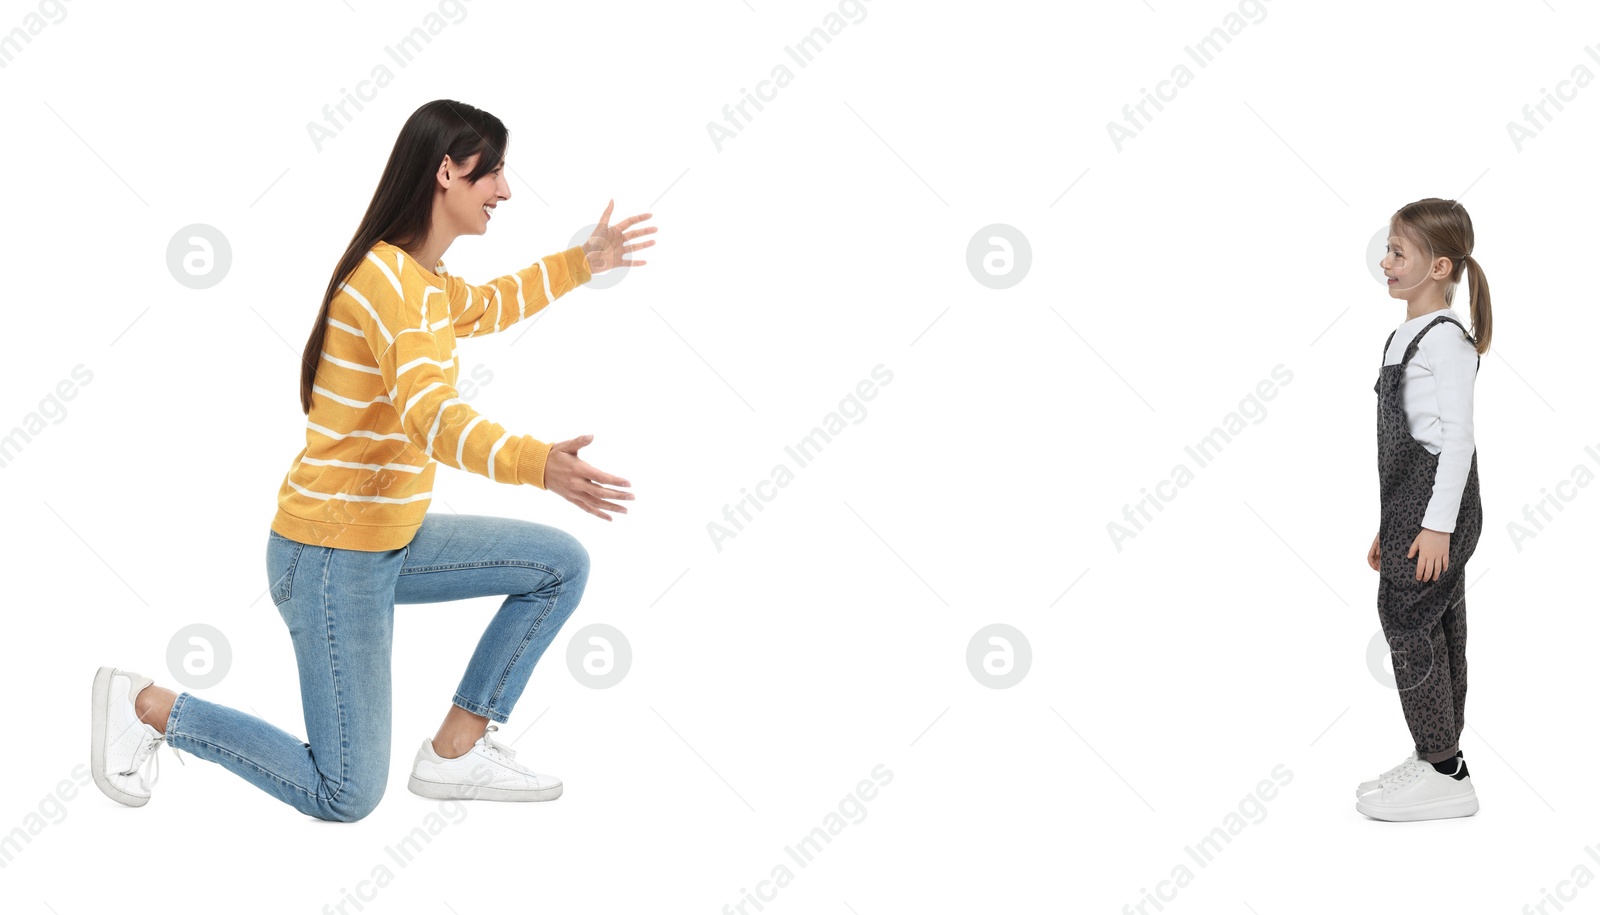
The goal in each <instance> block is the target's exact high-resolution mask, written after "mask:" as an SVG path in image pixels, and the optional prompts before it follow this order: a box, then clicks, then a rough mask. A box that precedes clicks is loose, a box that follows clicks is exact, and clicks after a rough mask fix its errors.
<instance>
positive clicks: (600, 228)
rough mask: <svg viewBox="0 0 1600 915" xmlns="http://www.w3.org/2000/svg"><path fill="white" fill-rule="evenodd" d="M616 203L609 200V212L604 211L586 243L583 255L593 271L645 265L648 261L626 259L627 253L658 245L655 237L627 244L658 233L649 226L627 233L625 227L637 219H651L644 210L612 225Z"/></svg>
mask: <svg viewBox="0 0 1600 915" xmlns="http://www.w3.org/2000/svg"><path fill="white" fill-rule="evenodd" d="M615 205H616V201H615V200H611V201H608V202H607V203H606V211H605V212H604V213H601V214H600V222H599V224H597V225H596V226H595V227H594V234H593V235H590V236H589V239H588V240H587V241H585V242H584V243H583V256H584V257H586V258H588V260H589V273H590V274H591V275H592V274H596V273H604V272H606V271H607V270H610V269H611V268H612V267H643V266H644V265H645V263H646V262H645V261H635V260H624V259H623V255H626V254H629V253H632V252H634V251H637V250H639V249H640V248H648V247H650V246H651V245H653V244H655V240H654V239H652V240H650V241H644V242H640V243H639V244H637V245H629V244H625V242H627V241H628V240H629V239H633V238H638V237H639V236H641V235H649V234H650V233H652V232H654V231H655V230H656V229H655V226H651V227H650V228H648V229H635V230H634V231H632V232H625V231H623V230H624V229H626V228H628V227H629V226H631V225H633V224H634V223H637V222H642V221H644V220H646V219H649V218H650V214H649V213H640V214H639V215H638V216H629V217H628V218H627V219H624V220H623V221H621V222H619V223H617V224H616V225H614V226H613V225H608V224H607V223H608V222H609V220H610V219H611V208H612V207H613V206H615Z"/></svg>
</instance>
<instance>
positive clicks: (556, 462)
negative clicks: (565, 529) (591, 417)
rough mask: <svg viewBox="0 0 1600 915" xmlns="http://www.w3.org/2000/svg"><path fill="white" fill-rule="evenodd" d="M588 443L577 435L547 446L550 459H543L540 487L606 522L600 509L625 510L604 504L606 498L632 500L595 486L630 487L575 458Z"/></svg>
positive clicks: (625, 494) (628, 495) (588, 438)
mask: <svg viewBox="0 0 1600 915" xmlns="http://www.w3.org/2000/svg"><path fill="white" fill-rule="evenodd" d="M592 441H594V436H592V435H580V436H578V437H577V438H570V439H567V440H566V441H564V442H556V443H555V444H554V445H551V446H550V456H549V457H547V458H545V462H544V488H545V489H548V490H550V491H551V492H553V493H558V494H560V495H561V497H562V498H564V499H566V500H567V501H568V502H571V503H572V504H573V505H576V506H578V507H579V508H581V509H583V510H584V511H586V512H588V513H589V514H591V515H598V516H600V517H601V518H604V519H606V520H607V521H610V520H611V516H610V515H608V514H606V513H605V512H603V511H600V509H602V508H609V509H611V510H612V511H615V512H621V513H622V514H624V515H626V514H627V513H628V510H627V509H626V508H623V507H622V506H620V505H618V504H616V503H615V502H607V501H606V497H607V496H610V497H611V498H614V499H632V498H633V497H634V496H633V493H631V492H622V491H620V490H616V489H607V488H606V487H604V486H601V485H599V484H601V483H610V484H611V485H613V486H632V485H633V484H632V483H629V482H628V481H627V480H624V479H623V478H622V477H619V476H613V475H611V474H609V473H603V472H601V471H599V470H596V469H595V468H593V467H591V466H590V465H589V464H587V463H585V462H583V461H581V460H579V459H578V449H579V448H582V447H583V446H585V445H587V444H589V443H590V442H592Z"/></svg>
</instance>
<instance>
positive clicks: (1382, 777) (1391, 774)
mask: <svg viewBox="0 0 1600 915" xmlns="http://www.w3.org/2000/svg"><path fill="white" fill-rule="evenodd" d="M1415 758H1416V757H1412V758H1411V759H1407V760H1406V761H1405V762H1403V763H1401V764H1400V765H1398V766H1395V767H1394V768H1392V769H1390V770H1389V771H1387V772H1385V773H1383V774H1382V775H1380V776H1378V781H1380V782H1386V781H1388V780H1389V779H1391V778H1394V777H1395V776H1396V775H1399V774H1400V770H1401V769H1404V768H1405V767H1406V766H1409V765H1411V763H1412V761H1413V760H1414V759H1415Z"/></svg>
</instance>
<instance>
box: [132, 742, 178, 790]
mask: <svg viewBox="0 0 1600 915" xmlns="http://www.w3.org/2000/svg"><path fill="white" fill-rule="evenodd" d="M166 740H167V735H166V734H163V733H160V732H157V733H154V734H146V735H144V736H143V737H141V738H140V739H139V748H138V749H137V750H134V751H133V762H132V763H131V764H130V765H129V766H128V768H127V769H125V770H123V771H122V772H120V773H118V774H119V775H135V774H137V775H138V776H139V778H140V780H141V781H143V782H144V787H145V790H146V791H148V790H150V789H151V788H154V787H155V785H156V781H157V780H159V779H160V778H161V751H160V750H158V749H157V748H156V745H157V744H162V743H166ZM167 746H168V747H171V748H172V752H173V755H175V756H177V757H178V762H179V763H180V764H182V765H188V763H185V762H184V761H183V754H181V753H179V752H178V748H177V747H174V746H172V744H170V743H168V744H167ZM146 769H149V770H150V771H151V772H153V773H155V774H154V775H153V776H152V775H150V774H148V773H146V772H145V770H146Z"/></svg>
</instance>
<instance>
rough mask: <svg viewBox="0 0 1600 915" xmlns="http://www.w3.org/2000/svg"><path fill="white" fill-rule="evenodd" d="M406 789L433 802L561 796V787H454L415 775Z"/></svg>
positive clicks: (531, 798)
mask: <svg viewBox="0 0 1600 915" xmlns="http://www.w3.org/2000/svg"><path fill="white" fill-rule="evenodd" d="M406 787H407V788H408V789H410V791H411V793H412V794H415V795H418V796H421V797H429V798H434V799H435V800H463V801H470V800H480V801H553V800H555V799H556V798H558V797H560V796H561V789H562V787H563V786H562V785H555V786H553V787H550V788H537V789H534V790H531V791H528V790H517V789H515V788H494V787H487V786H485V787H479V786H477V785H456V784H450V783H446V782H430V781H427V780H426V779H421V778H417V777H416V776H415V775H413V776H411V778H410V779H409V780H408V781H407V782H406Z"/></svg>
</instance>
